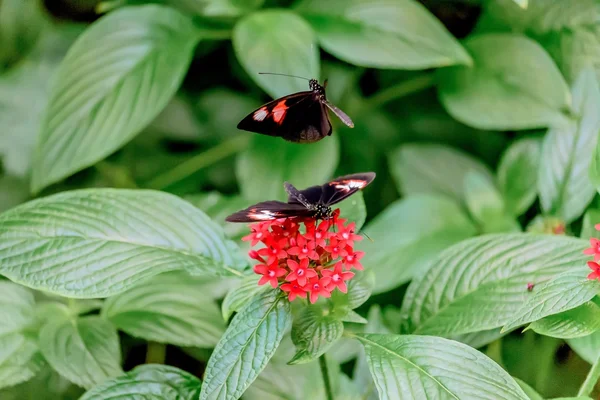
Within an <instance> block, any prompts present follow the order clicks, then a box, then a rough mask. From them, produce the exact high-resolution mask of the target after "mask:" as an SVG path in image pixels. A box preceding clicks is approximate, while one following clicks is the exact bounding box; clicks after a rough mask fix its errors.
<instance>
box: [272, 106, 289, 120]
mask: <svg viewBox="0 0 600 400" xmlns="http://www.w3.org/2000/svg"><path fill="white" fill-rule="evenodd" d="M287 109H288V106H286V105H285V100H281V101H280V102H279V103H277V105H276V106H275V107H274V108H273V121H275V122H277V123H278V124H281V123H282V122H283V117H284V116H285V112H286V111H287Z"/></svg>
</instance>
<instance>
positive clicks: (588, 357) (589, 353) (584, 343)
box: [567, 331, 600, 364]
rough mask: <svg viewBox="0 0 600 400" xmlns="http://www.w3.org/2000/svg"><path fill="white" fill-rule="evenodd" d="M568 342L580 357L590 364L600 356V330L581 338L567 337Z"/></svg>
mask: <svg viewBox="0 0 600 400" xmlns="http://www.w3.org/2000/svg"><path fill="white" fill-rule="evenodd" d="M567 343H568V344H569V346H570V347H571V348H572V349H573V350H574V351H575V352H576V353H577V355H579V357H581V358H583V359H584V360H585V361H587V362H588V363H590V364H593V363H594V362H596V360H597V359H598V357H600V331H596V332H595V333H592V334H591V335H588V336H584V337H580V338H574V339H567Z"/></svg>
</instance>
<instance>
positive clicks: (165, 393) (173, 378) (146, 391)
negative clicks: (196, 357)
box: [80, 364, 201, 400]
mask: <svg viewBox="0 0 600 400" xmlns="http://www.w3.org/2000/svg"><path fill="white" fill-rule="evenodd" d="M200 385H201V382H200V380H199V379H198V378H196V377H195V376H194V375H192V374H190V373H188V372H185V371H182V370H180V369H179V368H175V367H171V366H168V365H157V364H146V365H140V366H138V367H136V368H134V369H133V370H131V371H129V372H127V373H126V374H125V375H122V376H119V377H117V378H113V379H110V380H107V381H106V382H104V383H102V384H100V385H98V386H95V387H94V388H93V389H92V390H90V391H88V392H86V393H85V394H84V395H83V396H82V397H81V399H80V400H106V399H114V398H124V399H125V398H130V399H133V398H135V399H153V398H160V399H164V400H196V399H197V398H198V395H199V394H200Z"/></svg>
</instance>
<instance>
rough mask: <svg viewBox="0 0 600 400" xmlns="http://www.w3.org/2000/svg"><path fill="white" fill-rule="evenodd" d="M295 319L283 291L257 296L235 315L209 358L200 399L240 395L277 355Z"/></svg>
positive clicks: (237, 396)
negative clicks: (275, 354) (280, 343)
mask: <svg viewBox="0 0 600 400" xmlns="http://www.w3.org/2000/svg"><path fill="white" fill-rule="evenodd" d="M291 322H292V314H291V311H290V303H289V302H288V301H287V299H285V298H283V297H281V296H280V292H279V291H277V290H270V291H268V292H266V293H264V294H263V295H262V296H260V297H255V298H254V300H253V301H252V302H251V303H248V304H247V306H246V307H244V309H242V310H240V312H239V313H238V314H236V316H235V317H234V318H233V320H232V321H231V324H230V325H229V327H228V328H227V330H226V331H225V334H224V335H223V337H222V338H221V340H220V341H219V343H218V344H217V346H216V347H215V350H214V352H213V353H212V355H211V357H210V359H209V360H208V365H207V366H206V373H205V378H204V384H203V385H202V392H201V393H200V400H208V399H224V400H233V399H238V398H239V397H240V396H241V395H242V393H244V391H245V390H246V388H248V386H250V384H252V382H253V381H254V380H255V379H256V377H257V376H258V374H259V373H260V372H261V371H262V370H263V368H264V367H265V366H266V365H267V363H268V362H269V360H270V359H271V357H273V354H274V353H275V350H277V346H279V342H280V341H281V339H282V338H283V334H284V333H285V332H286V331H287V329H289V326H290V324H291Z"/></svg>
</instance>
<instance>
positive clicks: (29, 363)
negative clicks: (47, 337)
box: [0, 332, 44, 389]
mask: <svg viewBox="0 0 600 400" xmlns="http://www.w3.org/2000/svg"><path fill="white" fill-rule="evenodd" d="M43 365H44V359H43V358H42V356H41V355H40V353H39V349H38V345H37V343H36V340H35V339H34V338H31V337H29V336H26V335H23V334H21V333H17V332H15V333H8V334H4V335H1V336H0V389H2V388H5V387H8V386H13V385H16V384H19V383H21V382H25V381H28V380H29V379H31V378H33V377H34V376H35V374H37V373H38V371H39V370H40V368H41V367H42V366H43Z"/></svg>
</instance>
